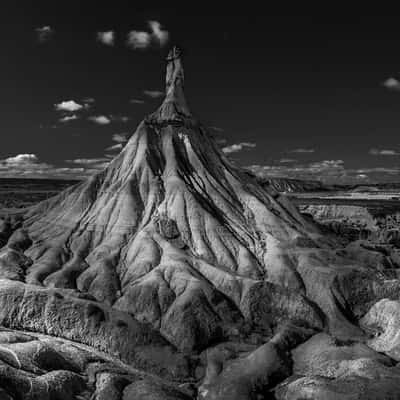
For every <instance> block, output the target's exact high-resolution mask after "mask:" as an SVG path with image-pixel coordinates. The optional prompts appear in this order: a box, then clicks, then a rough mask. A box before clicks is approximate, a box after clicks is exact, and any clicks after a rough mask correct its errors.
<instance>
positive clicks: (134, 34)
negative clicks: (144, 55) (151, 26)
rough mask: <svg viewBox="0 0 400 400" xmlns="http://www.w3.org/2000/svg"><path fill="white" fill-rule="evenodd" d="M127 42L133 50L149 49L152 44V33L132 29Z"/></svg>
mask: <svg viewBox="0 0 400 400" xmlns="http://www.w3.org/2000/svg"><path fill="white" fill-rule="evenodd" d="M126 44H127V45H128V47H130V48H131V49H133V50H137V49H147V48H148V47H150V44H151V35H150V33H148V32H142V31H130V32H129V33H128V38H127V40H126Z"/></svg>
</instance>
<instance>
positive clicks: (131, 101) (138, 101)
mask: <svg viewBox="0 0 400 400" xmlns="http://www.w3.org/2000/svg"><path fill="white" fill-rule="evenodd" d="M129 103H131V104H144V103H145V101H144V100H140V99H130V100H129Z"/></svg>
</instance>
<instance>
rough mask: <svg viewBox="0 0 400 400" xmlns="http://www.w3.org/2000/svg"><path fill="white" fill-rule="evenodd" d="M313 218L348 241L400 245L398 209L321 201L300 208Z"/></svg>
mask: <svg viewBox="0 0 400 400" xmlns="http://www.w3.org/2000/svg"><path fill="white" fill-rule="evenodd" d="M300 209H301V211H302V212H303V213H305V214H310V215H311V216H312V217H313V218H314V220H315V221H317V222H318V223H320V224H321V225H323V226H326V227H328V228H329V229H330V230H332V231H333V232H335V233H336V234H337V235H340V236H342V237H344V238H347V239H348V240H351V241H354V240H366V239H368V240H370V241H372V242H374V243H379V244H389V245H393V246H395V247H397V248H400V231H399V228H400V209H399V207H393V206H392V207H380V208H378V209H374V208H373V207H367V206H356V205H343V204H340V205H338V204H329V205H328V204H325V205H320V204H318V205H316V204H313V205H306V206H301V207H300Z"/></svg>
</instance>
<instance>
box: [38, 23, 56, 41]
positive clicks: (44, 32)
mask: <svg viewBox="0 0 400 400" xmlns="http://www.w3.org/2000/svg"><path fill="white" fill-rule="evenodd" d="M35 32H36V35H37V39H38V41H39V43H45V42H47V41H49V40H50V39H51V37H52V36H53V35H54V29H52V28H51V27H50V26H48V25H47V26H42V27H40V28H36V29H35Z"/></svg>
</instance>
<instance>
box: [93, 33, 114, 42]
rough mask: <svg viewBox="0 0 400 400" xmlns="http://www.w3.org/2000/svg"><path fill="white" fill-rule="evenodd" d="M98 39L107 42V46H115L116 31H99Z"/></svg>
mask: <svg viewBox="0 0 400 400" xmlns="http://www.w3.org/2000/svg"><path fill="white" fill-rule="evenodd" d="M97 40H98V41H99V42H100V43H103V44H105V45H106V46H114V44H115V32H114V31H105V32H97Z"/></svg>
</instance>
